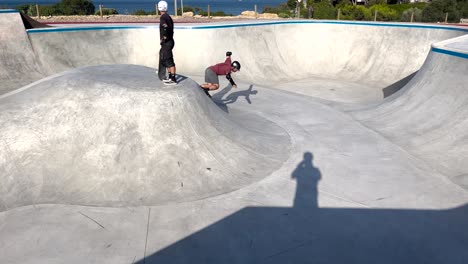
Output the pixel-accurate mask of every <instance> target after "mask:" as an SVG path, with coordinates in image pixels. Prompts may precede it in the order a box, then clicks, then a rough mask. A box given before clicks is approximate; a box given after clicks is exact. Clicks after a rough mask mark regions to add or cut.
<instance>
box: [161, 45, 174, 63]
mask: <svg viewBox="0 0 468 264" xmlns="http://www.w3.org/2000/svg"><path fill="white" fill-rule="evenodd" d="M173 48H174V40H173V39H171V40H168V41H166V42H163V43H161V50H159V61H160V62H161V64H162V65H163V66H164V67H166V68H169V67H174V66H175V63H174V57H173V55H172V49H173Z"/></svg>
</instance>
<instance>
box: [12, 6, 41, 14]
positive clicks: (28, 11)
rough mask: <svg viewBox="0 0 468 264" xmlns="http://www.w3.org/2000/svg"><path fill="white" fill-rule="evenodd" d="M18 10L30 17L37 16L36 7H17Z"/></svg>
mask: <svg viewBox="0 0 468 264" xmlns="http://www.w3.org/2000/svg"><path fill="white" fill-rule="evenodd" d="M15 9H16V10H18V11H20V12H23V13H24V14H26V15H28V16H37V14H36V7H35V6H34V5H32V4H24V5H19V6H17V7H15Z"/></svg>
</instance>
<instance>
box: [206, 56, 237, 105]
mask: <svg viewBox="0 0 468 264" xmlns="http://www.w3.org/2000/svg"><path fill="white" fill-rule="evenodd" d="M231 55H232V52H230V51H228V52H226V60H225V61H224V62H222V63H218V64H216V65H213V66H210V67H208V68H206V70H205V82H206V83H204V84H202V85H200V87H201V88H202V89H204V90H205V92H206V94H207V95H208V96H209V93H208V91H210V90H216V89H218V88H219V78H218V76H219V75H226V79H228V81H229V83H230V84H231V85H232V87H234V88H237V85H236V83H235V82H234V80H233V79H232V77H231V73H232V72H237V71H239V70H240V68H241V65H240V63H239V62H238V61H234V62H231Z"/></svg>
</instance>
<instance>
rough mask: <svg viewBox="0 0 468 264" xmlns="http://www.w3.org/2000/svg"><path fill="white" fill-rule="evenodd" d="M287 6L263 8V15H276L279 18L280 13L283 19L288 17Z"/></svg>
mask: <svg viewBox="0 0 468 264" xmlns="http://www.w3.org/2000/svg"><path fill="white" fill-rule="evenodd" d="M289 12H290V9H289V6H288V5H287V4H286V3H283V4H279V5H278V6H275V7H271V6H265V7H263V13H273V14H278V16H279V17H281V16H280V14H281V13H283V14H284V15H285V17H289Z"/></svg>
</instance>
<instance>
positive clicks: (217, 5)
mask: <svg viewBox="0 0 468 264" xmlns="http://www.w3.org/2000/svg"><path fill="white" fill-rule="evenodd" d="M166 1H167V2H168V4H169V10H168V11H169V13H170V14H174V1H171V0H166ZM182 1H183V4H184V6H192V7H200V8H202V9H203V10H205V11H206V10H207V6H208V5H210V9H211V12H215V11H224V12H225V13H226V14H232V15H239V14H240V13H241V12H242V11H245V10H252V11H253V10H254V5H257V11H258V12H262V11H263V7H264V6H277V5H279V4H281V3H284V2H286V1H287V0H182ZM58 2H60V1H54V0H29V1H28V0H1V1H0V7H9V8H14V7H16V6H18V5H22V4H36V3H37V4H39V5H53V4H56V3H58ZM92 2H93V4H94V6H95V7H96V10H97V9H98V7H99V5H100V4H101V5H104V7H107V8H114V9H116V10H117V12H119V14H131V13H132V12H134V11H136V10H145V11H154V9H155V5H156V4H157V0H154V1H153V0H137V1H128V0H127V1H123V0H100V1H97V0H94V1H92ZM180 6H181V0H178V2H177V7H178V8H180Z"/></svg>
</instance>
